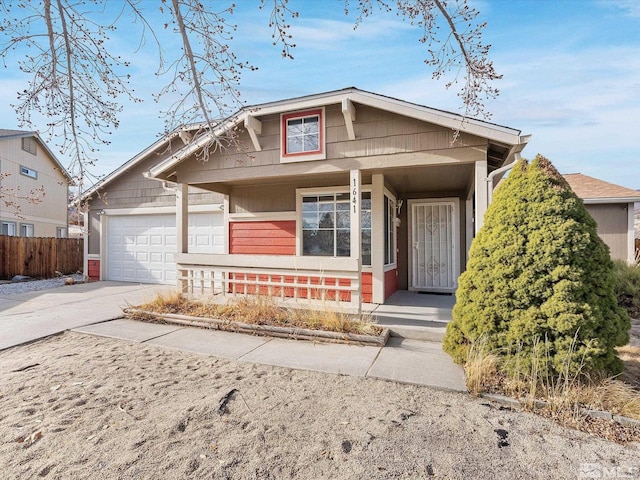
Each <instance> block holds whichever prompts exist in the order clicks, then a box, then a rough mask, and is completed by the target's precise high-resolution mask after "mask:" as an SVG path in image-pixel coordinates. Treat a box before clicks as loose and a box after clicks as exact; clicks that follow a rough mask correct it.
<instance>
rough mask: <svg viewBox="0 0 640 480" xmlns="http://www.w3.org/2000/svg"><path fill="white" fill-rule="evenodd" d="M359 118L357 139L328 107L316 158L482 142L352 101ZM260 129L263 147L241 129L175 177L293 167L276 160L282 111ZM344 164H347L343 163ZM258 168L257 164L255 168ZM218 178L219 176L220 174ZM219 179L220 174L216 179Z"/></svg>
mask: <svg viewBox="0 0 640 480" xmlns="http://www.w3.org/2000/svg"><path fill="white" fill-rule="evenodd" d="M356 111H357V121H356V122H355V123H354V128H355V134H356V139H355V140H349V139H348V137H347V130H346V127H345V123H344V117H343V115H342V112H341V110H340V106H338V105H332V106H328V107H326V110H325V122H326V155H327V158H326V160H320V161H315V162H312V163H314V164H320V163H325V164H327V163H332V164H336V165H339V163H337V161H339V160H340V159H347V158H349V159H355V158H366V157H379V156H392V155H396V154H412V153H415V152H431V153H439V152H443V151H453V150H456V149H457V150H463V149H465V148H466V149H468V148H469V147H481V148H485V147H486V144H487V141H486V140H485V139H483V138H480V137H476V136H473V135H469V134H465V133H461V134H460V136H459V138H458V140H457V141H456V142H455V144H452V140H453V135H454V132H453V130H451V129H450V128H447V127H441V126H436V125H434V124H430V123H425V122H421V121H418V120H414V119H411V118H407V117H404V116H402V115H397V114H393V113H389V112H385V111H382V110H378V109H374V108H371V107H365V106H362V105H358V106H356ZM260 120H261V121H262V134H261V135H259V136H258V138H259V140H260V145H261V148H262V151H260V152H257V151H255V149H254V147H253V144H252V143H251V140H250V138H249V135H248V134H247V132H246V131H245V130H243V129H241V130H239V133H238V138H237V142H238V143H237V146H235V147H234V148H233V149H231V148H229V149H226V150H222V151H218V152H216V153H215V154H214V155H213V156H212V158H211V159H210V160H209V161H208V162H204V163H202V162H199V161H197V160H195V159H189V160H187V161H184V162H182V163H181V164H180V165H179V166H178V167H177V176H178V179H180V178H182V177H184V178H188V179H189V182H190V183H199V182H215V181H216V173H215V172H216V171H220V170H229V169H233V170H234V175H235V176H238V178H240V177H243V176H244V177H247V178H250V177H251V176H252V175H254V174H253V173H252V169H254V168H256V167H265V166H271V165H273V166H274V167H275V166H276V165H278V166H279V168H281V169H283V172H282V174H283V175H286V169H287V168H290V169H291V170H292V171H293V170H295V167H293V165H295V164H297V163H309V162H295V164H292V163H290V164H287V165H284V166H283V165H281V163H280V148H281V147H280V116H279V115H270V116H266V117H261V118H260ZM345 167H346V169H348V168H349V167H348V166H347V165H346V164H345ZM256 171H257V169H256ZM218 178H222V177H220V176H218ZM218 181H219V180H218Z"/></svg>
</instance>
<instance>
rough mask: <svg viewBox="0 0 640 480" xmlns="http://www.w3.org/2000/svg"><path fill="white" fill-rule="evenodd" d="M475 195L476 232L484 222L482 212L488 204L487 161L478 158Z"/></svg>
mask: <svg viewBox="0 0 640 480" xmlns="http://www.w3.org/2000/svg"><path fill="white" fill-rule="evenodd" d="M475 174H476V175H475V183H476V185H475V190H476V191H475V196H476V217H475V233H476V234H477V233H478V231H479V230H480V228H482V225H483V224H484V214H485V212H486V211H487V207H488V206H489V196H488V193H487V192H488V191H487V188H488V187H487V181H486V178H487V161H486V160H479V161H477V162H476V164H475Z"/></svg>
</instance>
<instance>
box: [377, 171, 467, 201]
mask: <svg viewBox="0 0 640 480" xmlns="http://www.w3.org/2000/svg"><path fill="white" fill-rule="evenodd" d="M473 172H474V165H473V164H463V165H438V166H430V167H415V168H413V167H409V168H401V169H394V170H385V171H383V172H381V173H384V179H385V182H386V183H387V184H389V185H391V187H393V189H394V190H395V191H396V193H398V194H404V193H412V192H416V193H417V192H448V191H461V190H466V189H467V187H468V186H469V182H470V179H471V175H472V174H473Z"/></svg>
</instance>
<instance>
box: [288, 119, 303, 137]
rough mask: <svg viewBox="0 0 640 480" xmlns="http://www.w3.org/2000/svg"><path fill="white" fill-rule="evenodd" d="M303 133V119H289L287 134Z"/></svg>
mask: <svg viewBox="0 0 640 480" xmlns="http://www.w3.org/2000/svg"><path fill="white" fill-rule="evenodd" d="M301 133H302V119H301V118H296V119H293V120H287V135H300V134H301Z"/></svg>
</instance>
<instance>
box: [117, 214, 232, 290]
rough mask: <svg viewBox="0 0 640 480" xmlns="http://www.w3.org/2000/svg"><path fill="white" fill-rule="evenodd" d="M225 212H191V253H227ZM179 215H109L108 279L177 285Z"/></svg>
mask: <svg viewBox="0 0 640 480" xmlns="http://www.w3.org/2000/svg"><path fill="white" fill-rule="evenodd" d="M223 230H224V227H223V215H222V213H221V212H211V213H190V214H189V253H223V248H224V237H223ZM175 252H176V217H175V215H122V216H120V215H117V216H116V215H114V216H111V215H110V216H109V217H108V219H107V258H106V263H107V268H106V276H107V279H108V280H117V281H121V282H139V283H158V284H165V285H175V283H176V263H175V259H174V255H175Z"/></svg>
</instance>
